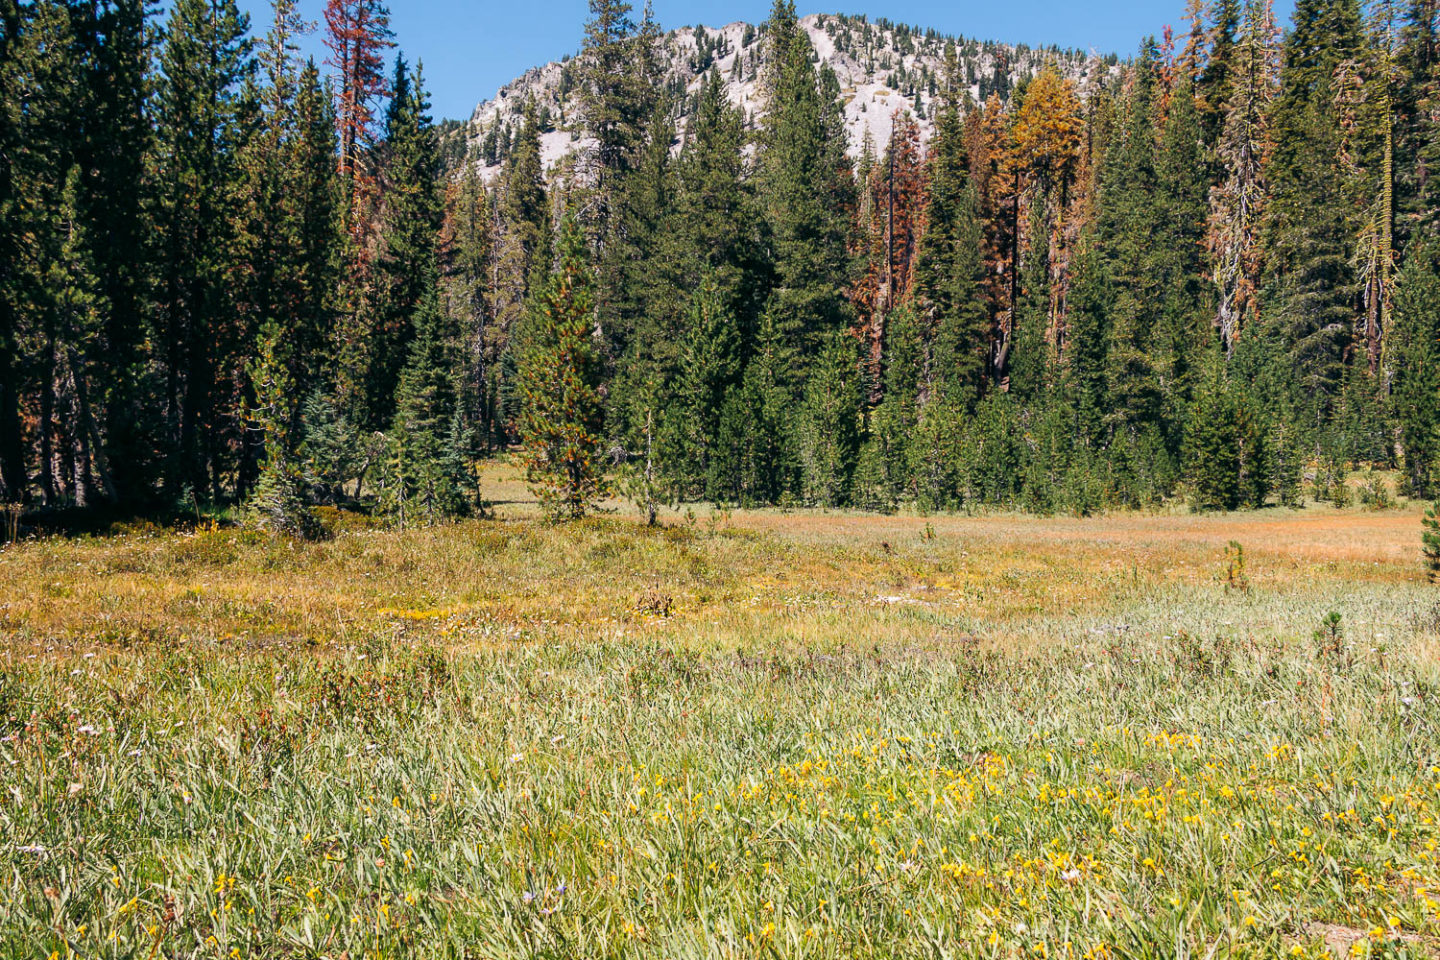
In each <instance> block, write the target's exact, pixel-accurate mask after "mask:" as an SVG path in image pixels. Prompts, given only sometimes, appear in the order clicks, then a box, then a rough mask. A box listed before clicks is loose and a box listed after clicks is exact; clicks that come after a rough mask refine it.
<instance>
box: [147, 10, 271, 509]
mask: <svg viewBox="0 0 1440 960" xmlns="http://www.w3.org/2000/svg"><path fill="white" fill-rule="evenodd" d="M247 29H248V19H247V18H246V17H245V16H244V15H242V14H241V13H240V12H239V10H238V9H237V7H236V6H235V3H234V0H215V2H212V0H177V2H176V4H175V5H174V7H173V8H172V10H171V14H170V19H169V21H168V23H167V27H166V32H165V46H164V48H163V50H162V51H161V54H160V66H161V71H162V74H163V81H162V82H161V83H160V85H159V90H158V92H157V95H156V102H155V124H156V141H157V142H156V156H155V163H156V168H157V169H156V176H157V178H158V180H159V182H160V183H161V184H162V185H163V186H162V188H161V192H160V195H159V197H158V198H157V203H158V207H159V213H158V216H157V225H156V233H157V238H156V239H157V243H158V246H159V252H158V256H157V259H158V268H159V276H158V296H159V298H160V305H159V333H160V349H161V351H162V354H161V359H162V362H163V363H164V365H165V376H166V382H165V387H164V392H165V421H166V429H167V433H168V437H167V441H168V442H167V447H168V450H169V452H170V460H171V462H170V465H169V467H168V468H167V470H166V474H167V480H168V483H169V488H170V492H171V493H178V492H180V489H181V487H189V488H190V489H191V490H193V491H194V492H195V494H196V495H197V496H199V495H205V496H208V497H210V498H212V499H215V500H219V499H221V497H222V496H223V492H224V491H223V478H224V476H225V474H226V472H227V467H228V466H229V461H230V458H231V455H233V453H234V452H235V450H236V449H237V448H238V444H239V440H240V432H241V430H242V427H241V423H240V416H239V414H240V398H239V397H238V396H237V395H236V394H235V393H234V392H233V391H234V385H235V384H237V383H240V382H242V381H243V376H242V374H241V369H240V368H241V367H242V366H243V360H242V359H241V357H240V354H241V353H242V351H243V350H244V349H246V348H247V347H248V344H250V343H252V342H253V339H252V338H253V330H252V329H250V327H249V322H248V320H249V318H246V317H244V316H243V315H242V314H241V312H240V310H239V305H238V304H237V302H236V299H235V298H236V295H237V293H238V292H239V290H240V284H239V279H240V276H241V274H242V273H243V270H244V266H243V264H242V262H241V259H240V255H241V251H242V250H243V245H242V242H241V238H240V237H238V236H236V234H235V229H234V228H235V225H236V224H237V223H238V222H239V219H240V218H239V217H238V213H239V211H238V209H237V206H238V197H237V191H236V189H235V188H236V185H237V184H239V183H240V182H241V177H240V176H239V158H240V156H241V154H242V150H243V147H244V144H245V140H246V137H247V136H248V129H247V128H248V126H249V119H248V118H247V116H246V114H247V112H248V111H249V110H251V109H252V108H253V103H247V102H246V99H245V97H244V95H243V91H244V89H245V88H246V87H247V86H249V83H250V80H251V77H252V75H253V69H254V61H253V60H252V58H251V44H250V41H249V40H248V39H246V32H247ZM250 89H253V87H250Z"/></svg>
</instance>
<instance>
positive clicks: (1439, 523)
mask: <svg viewBox="0 0 1440 960" xmlns="http://www.w3.org/2000/svg"><path fill="white" fill-rule="evenodd" d="M1421 523H1422V526H1421V533H1420V546H1421V553H1422V554H1423V556H1424V558H1425V570H1426V572H1427V573H1428V574H1429V575H1430V582H1431V583H1440V505H1436V504H1431V505H1430V506H1429V508H1427V509H1426V511H1425V516H1424V518H1423V519H1422V520H1421Z"/></svg>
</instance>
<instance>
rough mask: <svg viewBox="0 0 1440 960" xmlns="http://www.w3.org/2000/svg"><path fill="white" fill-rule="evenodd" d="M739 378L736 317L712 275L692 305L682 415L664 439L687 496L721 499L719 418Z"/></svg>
mask: <svg viewBox="0 0 1440 960" xmlns="http://www.w3.org/2000/svg"><path fill="white" fill-rule="evenodd" d="M739 373H740V337H739V331H738V330H737V329H736V324H735V316H734V314H733V313H731V312H730V311H729V309H727V306H726V303H725V298H724V294H723V293H722V292H721V287H720V283H719V281H718V280H717V279H716V278H715V276H714V275H707V276H706V277H705V278H704V279H703V280H702V281H701V282H700V286H699V289H697V290H696V291H695V294H694V296H692V297H691V300H690V310H689V320H688V324H687V328H686V331H685V338H684V342H683V345H682V348H681V355H680V365H679V381H678V383H677V385H676V390H675V393H676V407H677V413H678V416H675V417H673V418H668V419H667V421H666V427H667V429H666V430H665V431H664V432H663V434H662V436H663V438H664V444H665V446H666V447H667V448H669V449H670V450H672V451H673V456H671V457H670V458H668V462H667V464H666V466H667V469H668V470H669V472H670V474H671V476H672V478H673V482H674V484H675V487H676V489H677V491H678V492H679V493H680V495H681V496H682V497H685V498H689V499H695V498H698V497H700V496H708V497H711V498H712V499H714V498H715V497H716V496H717V495H718V493H717V491H716V490H715V489H713V488H712V483H713V482H714V479H715V477H716V470H717V465H716V459H717V454H716V448H717V445H718V443H719V434H720V415H721V411H722V410H723V409H724V406H725V400H726V397H727V396H729V394H730V392H731V391H732V390H734V389H735V387H736V385H737V383H738V381H739ZM648 439H649V437H647V440H648Z"/></svg>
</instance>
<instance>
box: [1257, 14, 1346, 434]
mask: <svg viewBox="0 0 1440 960" xmlns="http://www.w3.org/2000/svg"><path fill="white" fill-rule="evenodd" d="M1360 36H1361V32H1360V12H1359V8H1358V4H1357V2H1356V0H1299V2H1298V3H1297V4H1296V7H1295V17H1294V27H1293V29H1292V30H1291V31H1290V33H1289V34H1288V35H1287V37H1286V39H1285V44H1284V49H1283V61H1284V66H1283V68H1282V69H1281V73H1280V92H1279V95H1278V97H1277V98H1276V100H1275V106H1274V110H1273V113H1272V124H1273V129H1274V143H1275V149H1274V154H1273V157H1272V160H1271V164H1270V173H1269V181H1270V184H1271V199H1270V203H1269V204H1268V207H1267V213H1266V253H1267V264H1268V266H1269V269H1270V271H1271V274H1272V276H1273V278H1274V279H1275V280H1276V281H1277V282H1278V283H1279V284H1280V296H1281V300H1280V303H1279V305H1278V311H1277V312H1278V315H1279V318H1280V321H1281V322H1282V323H1283V325H1284V328H1285V332H1286V336H1287V338H1288V339H1289V340H1290V343H1291V353H1292V355H1293V358H1294V361H1295V363H1296V366H1297V369H1298V370H1299V371H1300V373H1301V375H1302V376H1303V377H1304V378H1305V387H1306V389H1307V390H1308V391H1309V392H1310V393H1311V394H1312V396H1313V397H1314V398H1315V400H1316V402H1317V404H1318V405H1319V406H1320V407H1321V408H1322V410H1323V409H1324V408H1326V407H1328V405H1329V403H1330V402H1331V401H1332V400H1333V398H1334V396H1335V394H1336V393H1337V392H1338V390H1339V387H1340V382H1341V378H1342V373H1343V359H1344V355H1345V351H1346V349H1347V348H1348V347H1349V345H1350V340H1351V333H1352V329H1353V321H1354V319H1355V315H1356V312H1357V311H1356V306H1357V300H1358V288H1357V283H1356V277H1355V271H1354V269H1353V267H1352V266H1351V263H1350V237H1351V236H1352V235H1353V233H1354V231H1353V230H1352V225H1351V223H1350V218H1349V217H1348V216H1347V213H1348V211H1347V209H1346V205H1345V204H1342V203H1338V202H1336V201H1337V199H1338V198H1340V197H1342V196H1344V195H1345V182H1344V175H1343V171H1342V169H1341V142H1340V138H1341V124H1340V118H1339V117H1338V116H1337V115H1336V102H1337V92H1338V91H1337V90H1336V86H1335V76H1336V70H1337V68H1338V67H1339V66H1340V65H1341V64H1343V63H1346V62H1348V61H1355V60H1357V59H1358V57H1359V55H1360Z"/></svg>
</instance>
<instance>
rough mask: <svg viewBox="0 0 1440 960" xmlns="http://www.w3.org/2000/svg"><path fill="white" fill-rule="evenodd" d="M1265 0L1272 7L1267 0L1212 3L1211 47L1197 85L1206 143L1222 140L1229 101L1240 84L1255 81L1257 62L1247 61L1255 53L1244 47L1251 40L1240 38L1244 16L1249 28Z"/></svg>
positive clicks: (1224, 0)
mask: <svg viewBox="0 0 1440 960" xmlns="http://www.w3.org/2000/svg"><path fill="white" fill-rule="evenodd" d="M1261 3H1265V5H1266V7H1267V8H1268V2H1266V0H1214V2H1213V3H1211V4H1210V17H1211V21H1212V22H1211V25H1210V30H1209V41H1210V44H1209V50H1208V51H1207V53H1206V58H1205V67H1204V69H1203V70H1202V71H1201V73H1200V77H1199V79H1198V82H1197V83H1196V85H1195V95H1196V98H1197V99H1198V101H1199V108H1200V116H1201V126H1202V128H1203V130H1204V134H1205V142H1206V143H1209V144H1213V143H1217V142H1218V141H1219V139H1220V137H1221V135H1222V134H1221V131H1222V130H1223V129H1224V126H1225V124H1226V122H1227V117H1228V114H1229V109H1228V108H1229V105H1230V103H1231V102H1232V101H1233V100H1234V99H1235V96H1236V94H1237V93H1238V89H1239V86H1240V85H1242V84H1244V83H1247V82H1252V81H1251V80H1250V78H1247V77H1246V73H1247V71H1249V70H1251V69H1253V65H1252V64H1249V63H1247V62H1246V61H1247V58H1248V57H1249V56H1250V55H1251V54H1250V53H1249V52H1247V51H1246V50H1244V47H1245V45H1246V42H1247V40H1245V39H1240V36H1241V30H1242V27H1241V21H1242V17H1243V18H1244V20H1245V21H1246V27H1245V28H1244V29H1245V30H1246V31H1248V30H1249V21H1250V20H1251V17H1252V15H1253V14H1254V13H1255V12H1256V11H1255V8H1256V7H1257V6H1259V5H1260V4H1261ZM1242 6H1243V8H1244V9H1243V10H1242Z"/></svg>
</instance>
